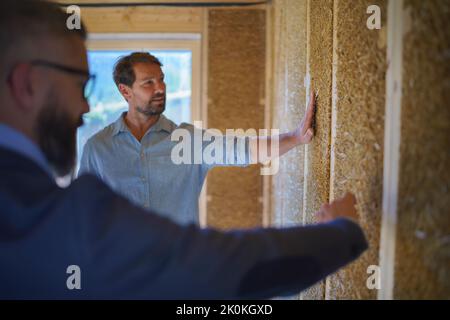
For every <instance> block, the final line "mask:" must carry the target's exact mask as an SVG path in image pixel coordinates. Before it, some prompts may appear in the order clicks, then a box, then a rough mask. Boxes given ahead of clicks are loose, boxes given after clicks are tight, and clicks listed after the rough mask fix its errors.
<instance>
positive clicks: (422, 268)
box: [393, 0, 450, 299]
mask: <svg viewBox="0 0 450 320" xmlns="http://www.w3.org/2000/svg"><path fill="white" fill-rule="evenodd" d="M403 14H404V15H403V20H404V39H403V68H402V70H403V85H402V86H403V90H402V91H403V97H402V106H401V107H402V110H401V139H400V165H399V168H400V174H399V186H398V188H399V190H398V192H399V197H398V210H397V216H398V217H397V238H396V244H395V245H396V250H395V268H394V279H395V281H394V286H393V298H394V299H450V210H449V207H450V197H449V187H450V171H449V168H450V105H449V104H450V55H449V52H450V26H449V24H450V22H449V21H450V2H449V1H421V0H406V1H405V2H404V13H403Z"/></svg>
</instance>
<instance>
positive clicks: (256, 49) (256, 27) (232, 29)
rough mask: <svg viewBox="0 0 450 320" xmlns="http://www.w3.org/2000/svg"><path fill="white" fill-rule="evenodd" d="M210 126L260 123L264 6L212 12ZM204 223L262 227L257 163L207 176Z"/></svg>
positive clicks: (261, 114) (221, 170)
mask: <svg viewBox="0 0 450 320" xmlns="http://www.w3.org/2000/svg"><path fill="white" fill-rule="evenodd" d="M208 21H209V24H208V73H209V74H208V127H209V128H217V129H219V130H222V131H223V132H225V129H237V128H242V129H244V130H246V129H249V128H254V129H256V130H258V129H260V128H262V127H263V125H264V104H263V103H262V102H263V101H264V100H263V99H264V88H265V39H266V34H265V10H258V9H251V10H221V9H217V10H210V11H209V16H208ZM207 194H208V199H209V201H208V205H207V210H208V216H207V224H208V226H214V227H219V228H233V227H255V226H261V225H262V201H261V196H262V176H261V175H260V168H259V166H256V165H253V166H250V167H247V168H215V169H213V170H212V171H211V172H210V173H209V174H208V187H207Z"/></svg>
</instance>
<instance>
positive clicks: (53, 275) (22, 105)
mask: <svg viewBox="0 0 450 320" xmlns="http://www.w3.org/2000/svg"><path fill="white" fill-rule="evenodd" d="M66 19H67V15H66V14H65V13H63V12H62V11H61V10H60V9H59V7H58V6H57V5H55V4H50V3H47V2H42V1H33V0H22V1H10V0H3V1H2V2H1V4H0V40H1V42H2V46H3V49H2V52H1V53H0V73H1V77H2V82H1V83H0V298H63V299H79V298H88V299H90V298H141V299H178V298H185V299H197V298H210V299H219V298H229V299H236V298H237V299H239V298H270V297H273V296H277V295H289V294H294V293H297V292H299V291H301V290H303V289H305V288H307V287H309V286H311V285H312V284H314V283H315V282H317V281H319V280H320V279H323V278H324V277H326V276H327V275H329V274H331V273H333V272H335V271H336V270H338V268H340V267H342V266H344V265H345V264H347V263H349V262H351V261H352V260H354V259H356V258H357V257H358V256H359V255H360V254H361V253H362V252H363V251H364V250H365V249H366V247H367V243H366V240H365V237H364V234H363V232H362V230H361V228H360V227H359V225H358V224H357V222H356V211H355V208H354V204H355V203H354V197H353V196H351V195H347V196H346V197H344V198H343V199H340V200H338V201H335V202H333V203H331V204H327V205H324V206H323V207H322V209H321V211H320V212H319V219H320V221H322V222H323V223H321V224H318V225H311V226H305V227H292V228H286V229H278V230H277V229H256V230H248V231H230V232H219V231H215V230H211V229H206V230H200V229H198V228H197V227H195V226H184V227H182V226H179V225H177V224H174V223H172V222H170V221H169V220H166V219H164V218H162V217H160V216H158V215H156V214H149V213H148V212H146V211H145V210H144V209H141V208H139V207H136V206H134V205H132V204H131V203H130V202H128V201H127V200H126V199H124V198H122V197H121V196H119V195H117V194H115V193H114V192H113V191H111V190H110V189H109V188H108V187H107V186H106V185H105V184H104V183H102V182H101V181H100V180H98V179H97V178H95V177H94V176H89V175H86V176H82V177H80V178H79V179H77V180H76V181H74V182H73V183H72V184H71V185H70V186H69V187H67V188H60V187H58V186H57V184H56V183H55V179H54V175H64V174H67V173H68V172H70V170H71V169H72V167H73V165H74V159H75V136H76V130H77V128H78V127H79V126H80V125H81V124H82V118H81V116H82V114H84V113H86V112H88V110H89V106H88V104H87V102H86V97H85V96H84V95H83V92H84V89H85V87H86V82H87V81H89V79H90V75H89V71H88V65H87V60H86V49H85V44H84V41H85V32H84V29H83V28H81V29H79V30H68V29H67V28H66Z"/></svg>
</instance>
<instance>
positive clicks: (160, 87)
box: [155, 81, 166, 94]
mask: <svg viewBox="0 0 450 320" xmlns="http://www.w3.org/2000/svg"><path fill="white" fill-rule="evenodd" d="M165 92H166V83H165V82H164V81H158V82H157V83H156V87H155V93H156V94H164V93H165Z"/></svg>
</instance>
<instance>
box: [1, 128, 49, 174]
mask: <svg viewBox="0 0 450 320" xmlns="http://www.w3.org/2000/svg"><path fill="white" fill-rule="evenodd" d="M0 147H3V148H6V149H9V150H12V151H14V152H17V153H19V154H21V155H22V156H25V157H26V158H28V159H31V160H32V161H33V162H35V163H37V164H38V165H39V166H40V167H41V168H42V169H43V170H44V171H45V172H46V173H48V174H49V175H50V176H51V177H53V174H52V170H51V168H50V165H49V163H48V161H47V159H46V158H45V156H44V154H43V153H42V151H41V149H39V147H38V146H37V145H36V144H35V143H34V142H33V141H31V139H29V138H28V137H26V136H25V135H24V134H22V133H21V132H19V131H17V130H16V129H14V128H12V127H10V126H7V125H5V124H0Z"/></svg>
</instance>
